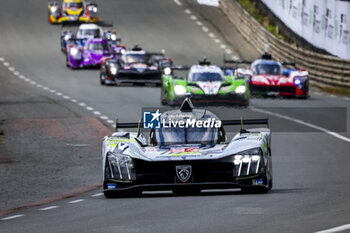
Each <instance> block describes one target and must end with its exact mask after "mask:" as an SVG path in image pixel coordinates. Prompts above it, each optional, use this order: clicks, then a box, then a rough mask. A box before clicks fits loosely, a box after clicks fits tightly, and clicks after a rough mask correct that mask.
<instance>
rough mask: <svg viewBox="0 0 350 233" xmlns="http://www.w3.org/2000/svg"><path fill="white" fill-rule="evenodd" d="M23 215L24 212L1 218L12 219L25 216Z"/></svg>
mask: <svg viewBox="0 0 350 233" xmlns="http://www.w3.org/2000/svg"><path fill="white" fill-rule="evenodd" d="M23 216H24V214H18V215H12V216H9V217H6V218H2V219H1V220H11V219H15V218H20V217H23Z"/></svg>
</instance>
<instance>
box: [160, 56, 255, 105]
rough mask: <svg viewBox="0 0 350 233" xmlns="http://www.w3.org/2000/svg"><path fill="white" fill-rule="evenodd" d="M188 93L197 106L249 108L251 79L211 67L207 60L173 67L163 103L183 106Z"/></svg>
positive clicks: (166, 79)
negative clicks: (223, 105)
mask: <svg viewBox="0 0 350 233" xmlns="http://www.w3.org/2000/svg"><path fill="white" fill-rule="evenodd" d="M227 69H230V68H227ZM184 71H185V72H184ZM187 93H191V94H192V102H193V103H197V104H200V103H201V104H225V105H235V106H247V105H248V104H249V99H250V90H249V79H248V76H243V75H236V74H235V73H232V72H226V69H225V68H221V67H219V66H217V65H211V63H210V62H209V61H208V60H206V59H203V60H200V61H199V64H197V65H192V66H191V67H188V68H187V67H186V66H177V67H176V66H175V67H171V69H169V70H168V72H165V73H164V74H163V76H162V90H161V103H162V104H168V105H179V104H181V103H182V101H183V99H184V96H185V94H187Z"/></svg>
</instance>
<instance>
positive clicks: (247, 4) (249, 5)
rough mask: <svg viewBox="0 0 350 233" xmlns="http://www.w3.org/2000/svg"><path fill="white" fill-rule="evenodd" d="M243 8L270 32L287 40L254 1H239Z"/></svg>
mask: <svg viewBox="0 0 350 233" xmlns="http://www.w3.org/2000/svg"><path fill="white" fill-rule="evenodd" d="M238 2H239V3H240V4H241V5H242V7H243V8H244V9H245V10H246V11H248V12H249V13H250V14H251V15H252V16H253V17H254V18H255V19H256V20H257V21H259V22H260V23H261V24H262V25H263V26H264V27H265V28H266V29H267V30H268V31H269V32H271V33H272V34H274V35H275V36H277V37H278V38H279V39H281V40H285V37H284V36H283V35H281V34H279V33H278V27H277V26H275V25H273V24H270V20H269V17H268V16H265V15H263V14H262V13H261V12H260V11H259V9H258V8H256V6H255V2H254V1H252V0H238Z"/></svg>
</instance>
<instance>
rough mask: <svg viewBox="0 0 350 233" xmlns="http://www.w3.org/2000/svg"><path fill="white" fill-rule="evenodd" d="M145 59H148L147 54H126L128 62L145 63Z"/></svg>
mask: <svg viewBox="0 0 350 233" xmlns="http://www.w3.org/2000/svg"><path fill="white" fill-rule="evenodd" d="M145 60H146V56H145V54H127V55H126V56H125V62H126V63H127V64H132V63H145Z"/></svg>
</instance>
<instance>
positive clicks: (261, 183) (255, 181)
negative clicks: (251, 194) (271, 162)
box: [253, 179, 264, 185]
mask: <svg viewBox="0 0 350 233" xmlns="http://www.w3.org/2000/svg"><path fill="white" fill-rule="evenodd" d="M263 184H264V180H263V179H257V180H253V185H263Z"/></svg>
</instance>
